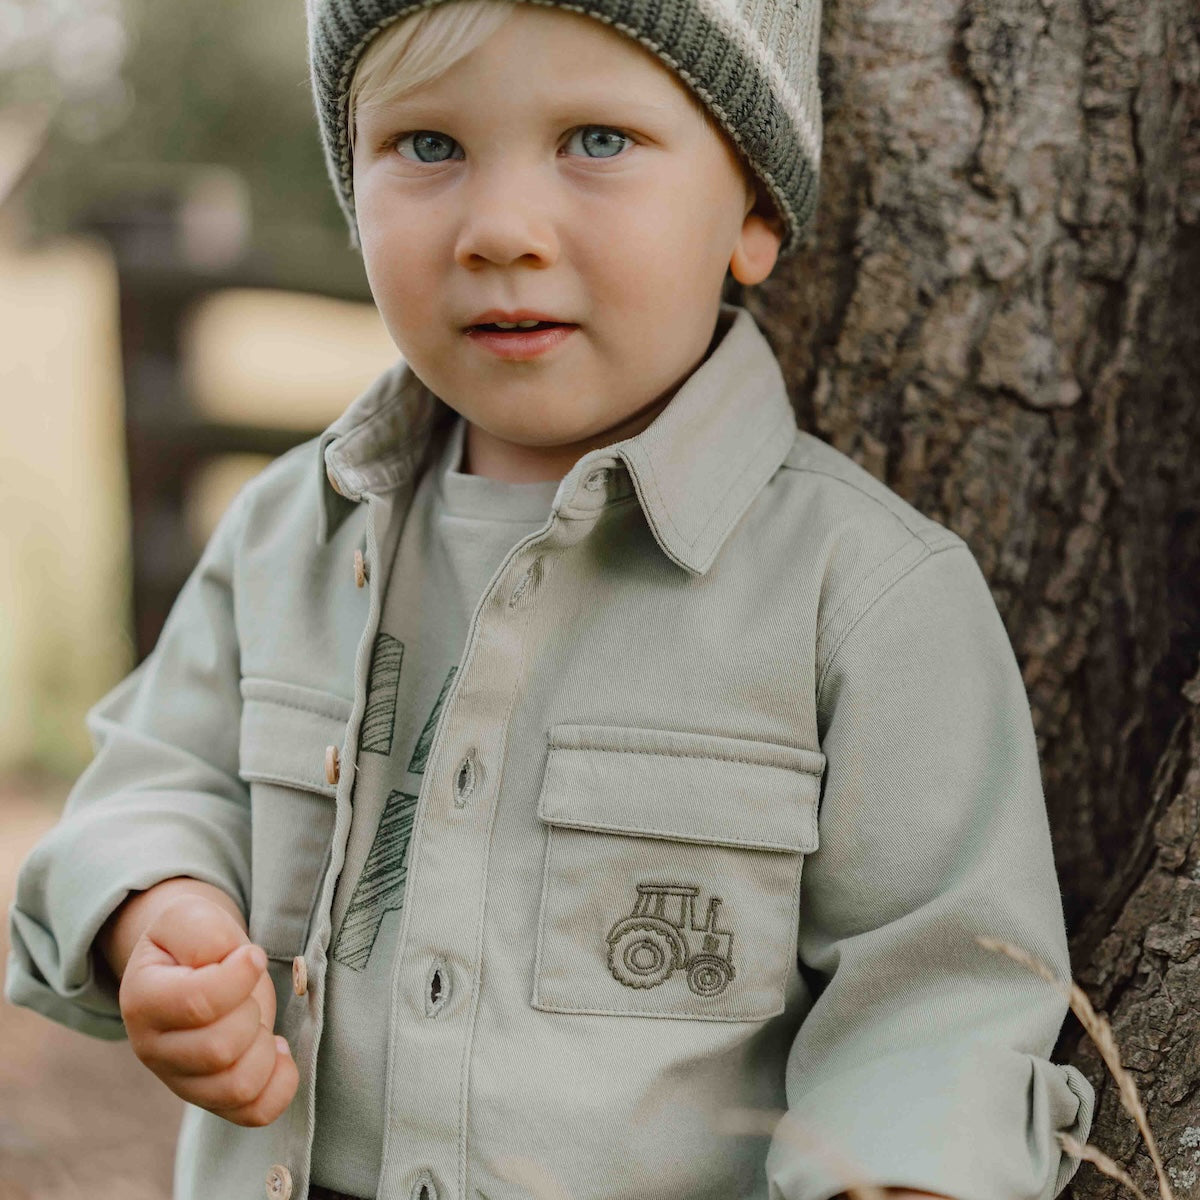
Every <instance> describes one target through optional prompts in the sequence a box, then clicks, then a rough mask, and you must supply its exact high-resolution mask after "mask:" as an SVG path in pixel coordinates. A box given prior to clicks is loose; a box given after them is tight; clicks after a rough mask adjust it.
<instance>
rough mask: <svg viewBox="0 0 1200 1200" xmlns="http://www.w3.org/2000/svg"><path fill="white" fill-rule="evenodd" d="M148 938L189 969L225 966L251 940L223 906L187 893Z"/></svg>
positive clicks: (165, 911)
mask: <svg viewBox="0 0 1200 1200" xmlns="http://www.w3.org/2000/svg"><path fill="white" fill-rule="evenodd" d="M145 937H146V940H147V941H149V942H151V943H153V944H154V945H156V946H158V947H159V949H160V950H162V951H163V952H164V953H166V954H168V955H170V957H171V959H172V960H173V961H174V962H177V963H179V964H180V965H181V966H185V967H203V966H207V965H208V964H209V963H217V962H221V961H222V960H223V959H225V958H227V957H228V956H229V954H230V953H231V952H232V951H234V950H236V949H237V948H238V947H239V946H242V945H245V944H246V942H247V940H248V939H247V937H246V931H245V929H244V928H243V927H242V926H241V925H240V924H239V923H238V922H237V921H236V920H234V918H233V917H232V915H231V914H230V913H229V912H227V911H226V910H225V909H224V908H222V907H221V906H220V905H219V904H214V903H213V902H212V901H211V900H207V899H205V898H204V897H203V896H197V895H194V894H186V893H185V894H181V895H179V896H177V897H175V898H174V899H173V900H172V901H171V903H170V904H168V905H167V906H166V907H165V908H164V909H163V910H162V911H161V912H160V913H159V914H158V915H157V916H156V917H155V918H154V920H153V921H152V922H151V923H150V924H149V925H148V926H147V927H146V931H145Z"/></svg>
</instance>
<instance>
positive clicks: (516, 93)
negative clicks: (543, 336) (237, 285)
mask: <svg viewBox="0 0 1200 1200" xmlns="http://www.w3.org/2000/svg"><path fill="white" fill-rule="evenodd" d="M410 134H415V135H416V136H407V135H410ZM354 192H355V207H356V210H357V217H358V228H359V235H360V240H361V245H362V250H363V258H364V262H365V266H366V270H367V277H368V279H369V281H370V285H371V290H372V293H373V295H374V297H375V301H376V303H377V305H378V307H379V310H380V313H381V314H382V316H383V320H384V323H385V324H386V326H387V328H388V331H389V332H390V333H391V335H392V338H393V340H394V341H395V343H396V346H397V348H398V349H399V350H400V352H401V354H403V356H404V358H405V359H406V361H407V362H408V364H409V365H410V367H411V368H412V370H413V371H414V372H415V374H416V375H417V377H418V378H419V379H421V381H422V382H423V383H424V384H425V385H426V386H427V387H428V388H429V389H430V390H431V391H433V392H434V393H435V394H436V395H438V396H439V397H441V399H442V400H444V401H445V402H446V403H447V404H448V405H449V406H450V407H451V408H453V409H455V410H456V411H457V412H459V413H461V414H462V415H463V417H464V418H465V419H466V421H467V422H468V426H467V430H466V434H467V437H466V469H467V470H469V471H471V472H474V473H476V474H481V475H488V476H492V477H494V478H497V479H506V480H510V481H514V482H526V481H532V480H544V479H559V478H561V477H562V476H563V475H565V474H566V473H567V471H569V470H570V468H571V467H572V466H573V465H574V463H575V462H576V460H577V459H578V458H579V457H580V456H581V455H583V454H585V453H587V452H588V451H589V450H591V449H594V448H596V447H599V446H605V445H608V444H610V443H611V442H613V441H617V440H620V439H621V438H625V437H630V436H632V435H634V434H636V433H638V432H640V431H641V430H642V429H644V428H645V427H646V426H647V425H649V424H650V422H651V421H652V420H653V419H654V417H655V416H656V415H657V414H658V412H659V411H661V409H662V408H663V407H665V405H666V403H667V402H668V401H669V400H670V398H671V396H672V395H673V394H674V392H675V390H676V389H677V388H678V387H679V385H680V384H681V383H682V382H683V381H684V380H685V379H686V378H687V376H688V375H689V374H691V372H692V371H693V370H694V369H695V368H696V367H697V366H698V365H699V364H700V362H701V361H702V360H703V359H704V357H705V355H706V353H707V350H708V346H709V341H710V338H711V336H712V334H713V331H714V327H715V323H716V318H717V313H718V310H719V306H720V301H721V288H722V284H723V282H724V279H725V273H726V269H727V268H730V269H732V270H733V273H734V275H735V277H736V278H738V279H739V280H740V281H741V282H742V283H746V284H753V283H758V282H760V281H761V280H762V279H765V278H766V276H767V275H768V274H769V273H770V271H771V268H772V267H773V266H774V264H775V258H776V255H777V253H778V250H779V246H780V244H781V241H782V229H781V228H780V226H779V225H778V222H777V220H776V219H775V218H774V216H773V214H771V212H770V210H769V208H766V207H765V206H764V205H762V204H759V205H757V206H756V205H755V192H754V188H753V186H752V185H751V184H750V182H749V181H748V179H747V175H746V173H745V172H744V171H743V168H742V166H741V164H740V162H739V159H738V157H737V155H736V152H735V151H734V149H733V147H732V145H731V143H729V142H728V141H727V140H726V139H725V138H724V137H723V136H721V135H719V134H718V133H717V132H716V131H715V130H713V129H711V128H710V127H709V126H708V125H707V124H706V123H705V121H704V119H703V116H702V115H701V114H700V113H698V112H697V111H696V109H695V108H694V107H693V105H692V103H691V101H690V100H689V97H688V94H687V92H686V89H685V85H684V84H683V83H682V81H680V80H678V79H677V78H676V77H675V76H674V75H673V74H672V73H671V72H670V71H669V70H668V69H667V68H666V67H665V66H664V65H662V64H660V63H659V62H658V60H657V59H656V58H654V56H653V55H652V54H651V53H650V52H649V51H648V50H646V49H644V48H643V47H641V46H640V45H638V44H637V43H636V42H634V41H633V40H632V39H631V38H628V37H626V36H625V35H623V34H620V33H617V32H615V31H614V30H612V29H609V28H607V27H606V26H604V25H603V24H602V23H601V22H599V21H597V20H595V19H593V18H590V17H586V16H582V15H581V14H578V13H573V12H570V11H567V10H564V9H557V8H547V7H543V6H540V5H533V4H527V3H518V4H516V5H515V10H514V12H513V13H512V15H511V17H510V19H509V21H508V23H507V24H505V25H504V26H502V27H501V28H500V30H499V31H498V32H497V33H495V34H493V35H492V37H491V38H490V39H488V40H487V41H486V42H485V43H483V45H481V46H479V47H477V48H476V49H475V50H473V51H472V52H471V53H469V54H468V55H467V56H466V57H464V58H463V59H460V60H459V61H458V62H457V63H455V64H454V66H452V67H451V68H450V69H449V70H448V71H446V72H445V73H444V74H443V75H441V76H440V77H439V78H437V79H435V80H434V81H432V82H431V83H429V84H427V85H425V86H423V87H422V88H420V89H419V90H417V91H414V92H411V93H410V94H409V95H408V96H405V97H404V98H403V99H401V100H399V101H397V102H396V103H395V104H394V105H391V106H388V107H386V108H383V109H380V110H378V111H369V110H366V111H362V112H359V113H358V114H356V137H355V157H354ZM752 207H753V208H755V211H754V212H751V209H752ZM492 309H499V310H502V311H505V312H513V311H516V310H520V309H531V310H533V311H535V312H539V313H544V314H546V315H547V316H549V317H553V318H557V319H558V320H560V321H563V322H569V323H573V324H574V325H576V326H577V327H576V328H575V329H573V330H572V331H571V332H570V333H568V334H567V336H566V337H565V338H563V339H562V340H561V341H559V342H558V343H557V344H556V345H554V346H553V347H552V348H551V349H549V350H546V351H544V352H542V353H540V354H538V355H536V356H534V357H531V358H525V359H513V358H506V357H501V356H500V355H499V354H497V353H495V352H494V351H493V350H491V349H488V348H487V346H486V345H484V344H482V343H481V342H480V341H479V340H478V339H477V338H476V337H475V336H474V335H472V334H469V333H468V332H467V329H468V327H469V326H471V325H473V324H474V323H475V322H476V321H477V320H478V319H479V317H480V315H481V314H483V313H485V312H487V311H488V310H492Z"/></svg>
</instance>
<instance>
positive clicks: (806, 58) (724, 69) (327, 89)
mask: <svg viewBox="0 0 1200 1200" xmlns="http://www.w3.org/2000/svg"><path fill="white" fill-rule="evenodd" d="M446 2H447V0H417V2H416V3H413V2H411V0H409V2H407V3H406V2H405V0H390V2H389V0H308V49H309V66H310V69H311V73H312V85H313V96H314V99H315V101H316V107H317V113H318V118H319V123H320V130H321V141H322V144H323V147H324V151H325V165H326V168H327V170H328V171H329V177H330V179H331V180H332V181H333V185H334V190H335V192H336V193H337V198H338V203H339V204H340V205H341V208H342V211H343V213H344V214H345V216H346V221H347V223H348V224H349V226H350V236H351V240H352V243H353V245H354V248H355V249H358V248H359V238H358V223H357V219H356V217H355V212H354V164H353V160H352V158H351V154H350V136H349V127H348V119H347V118H348V114H347V111H346V105H347V99H348V95H349V91H350V81H351V79H352V78H353V76H354V70H355V68H356V66H357V65H358V61H359V59H360V58H361V57H362V54H363V52H364V51H365V50H366V48H367V45H368V44H369V43H370V42H371V40H372V39H373V38H374V37H375V35H376V34H377V33H379V32H380V31H381V30H382V29H384V28H386V27H387V26H388V25H390V24H392V23H393V22H394V21H396V20H399V19H400V18H401V17H403V16H407V15H408V14H409V13H412V12H415V11H417V10H418V9H421V8H428V7H432V5H433V4H442V3H446ZM512 2H513V3H523V4H545V5H547V6H548V7H557V8H565V9H568V10H570V11H571V12H577V13H582V14H583V15H585V16H589V17H594V18H596V19H597V20H599V21H603V22H605V23H606V24H608V25H611V26H613V28H615V29H616V30H618V31H619V32H621V33H624V34H626V35H628V36H631V37H634V38H636V39H637V41H638V42H640V43H641V44H642V45H643V46H645V47H647V49H649V50H651V51H653V53H654V54H655V55H657V56H658V58H659V59H660V60H661V61H662V62H663V63H664V64H665V65H666V66H667V67H668V68H669V69H670V70H673V71H674V72H675V73H676V74H677V75H678V76H679V77H680V78H681V79H682V80H683V81H684V83H685V84H686V85H688V86H689V87H690V88H691V89H692V91H693V92H695V93H696V95H697V96H698V97H699V98H700V100H701V101H702V102H703V103H704V104H705V105H706V106H707V107H708V109H709V110H710V111H711V113H712V114H713V117H714V118H715V120H716V121H717V122H718V124H719V125H720V126H721V127H722V128H723V129H724V130H725V131H726V133H728V134H729V136H730V137H731V138H732V139H733V141H734V142H735V143H736V144H737V145H738V147H739V148H740V149H741V151H742V153H743V154H744V155H745V157H746V158H747V160H748V161H749V162H750V165H751V166H752V167H753V169H754V171H755V173H756V174H757V175H758V176H759V178H760V179H761V180H762V182H763V184H764V186H765V188H766V191H767V193H768V195H769V196H770V197H771V199H772V200H773V201H774V203H775V205H776V207H777V208H778V210H779V213H780V215H781V216H782V217H783V220H784V223H785V226H786V228H787V237H786V238H785V240H784V242H783V244H782V246H781V247H780V251H779V253H780V257H781V258H782V257H788V256H790V255H791V254H794V253H795V252H796V251H797V250H798V249H799V248H800V244H801V241H802V239H803V237H804V235H805V234H806V233H807V232H808V229H809V226H810V224H811V221H812V217H813V213H814V211H815V209H816V203H817V189H818V184H819V175H820V158H821V98H820V91H819V88H818V84H817V53H818V43H819V37H820V21H821V7H820V0H590V3H587V4H584V5H579V4H566V3H563V4H559V3H558V0H512Z"/></svg>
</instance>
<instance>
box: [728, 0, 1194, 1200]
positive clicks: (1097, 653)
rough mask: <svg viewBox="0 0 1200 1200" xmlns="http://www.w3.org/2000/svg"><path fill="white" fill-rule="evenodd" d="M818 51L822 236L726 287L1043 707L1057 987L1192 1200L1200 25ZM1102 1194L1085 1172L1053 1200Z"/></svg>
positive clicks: (1093, 24) (1119, 12)
mask: <svg viewBox="0 0 1200 1200" xmlns="http://www.w3.org/2000/svg"><path fill="white" fill-rule="evenodd" d="M822 46H823V51H822V62H821V72H822V90H823V100H824V118H825V137H824V150H823V161H822V182H821V198H820V209H819V217H818V226H817V230H816V236H815V239H814V242H813V244H812V246H811V247H810V248H809V249H807V250H806V251H804V252H803V253H802V254H801V255H800V256H798V257H797V258H796V259H794V260H792V262H790V263H781V264H780V266H779V267H777V269H776V271H775V272H774V274H773V275H772V276H771V278H770V279H769V280H768V281H767V282H765V283H764V284H762V285H759V286H758V287H756V288H753V289H750V290H749V291H746V292H743V291H741V290H740V289H737V290H734V291H732V293H731V298H733V299H735V300H737V301H738V302H739V303H743V304H745V305H746V306H747V307H748V308H750V309H751V310H752V311H753V313H754V315H755V318H756V320H758V322H759V324H760V325H761V326H762V328H763V329H764V331H765V332H766V334H767V336H768V338H769V339H770V340H771V343H772V345H773V346H774V348H775V350H776V352H777V354H778V355H779V358H780V361H781V364H782V366H783V369H784V373H785V376H786V377H787V379H788V380H789V382H790V386H791V387H792V397H793V401H794V403H795V405H796V409H797V413H798V415H799V418H800V421H801V424H802V425H804V426H805V427H806V428H808V429H809V430H810V431H811V432H813V433H814V434H816V435H817V436H819V437H822V438H824V439H825V440H826V441H828V442H831V443H832V444H833V445H834V446H836V447H837V448H838V449H840V450H842V451H843V452H844V453H846V454H848V455H850V456H851V457H852V458H854V459H855V460H856V461H858V462H859V463H861V464H862V465H863V466H864V467H866V468H867V469H868V470H870V471H871V472H872V473H873V474H875V475H876V476H878V477H879V478H881V479H883V480H884V481H886V482H887V483H888V484H889V485H890V486H891V487H893V488H894V489H895V490H896V491H897V492H899V493H900V495H902V496H904V497H905V498H906V499H907V500H909V501H910V502H912V503H913V504H914V505H916V507H917V508H919V509H921V510H922V511H923V512H926V513H928V514H929V515H931V516H933V517H935V518H937V519H938V520H941V521H942V522H943V523H945V524H946V525H948V526H950V527H951V528H953V529H955V530H956V531H957V532H958V533H960V534H961V535H962V536H963V537H964V538H965V539H966V540H967V542H968V543H969V544H970V546H971V548H972V551H973V552H974V554H975V555H976V557H977V559H978V560H979V563H980V566H981V567H982V569H983V571H984V574H985V575H986V576H987V578H988V580H989V582H990V584H991V587H992V589H993V594H994V595H995V598H996V602H997V605H998V607H999V609H1000V612H1001V614H1002V616H1003V618H1004V621H1005V624H1006V627H1007V629H1008V631H1009V635H1010V637H1011V639H1012V642H1013V646H1014V649H1015V651H1016V654H1017V658H1018V660H1019V662H1020V663H1021V667H1022V671H1023V675H1024V679H1025V683H1026V687H1027V689H1028V693H1029V700H1030V706H1031V709H1032V713H1033V719H1034V725H1035V728H1036V730H1037V733H1038V746H1039V752H1040V754H1041V757H1042V767H1043V777H1044V780H1045V787H1046V798H1047V806H1048V809H1049V813H1050V820H1051V827H1052V832H1053V837H1054V846H1055V854H1056V858H1057V862H1058V866H1059V872H1060V877H1061V880H1062V885H1063V894H1064V907H1065V911H1066V917H1067V925H1068V930H1069V932H1070V935H1071V948H1072V962H1073V966H1074V970H1075V972H1076V974H1077V975H1078V976H1079V977H1080V979H1081V981H1083V982H1084V984H1085V986H1086V987H1088V988H1090V989H1091V990H1092V993H1093V1000H1094V1002H1095V1003H1096V1004H1097V1005H1098V1007H1100V1008H1101V1009H1103V1008H1104V1006H1105V1005H1106V1004H1111V1005H1114V1006H1116V1008H1115V1012H1116V1014H1117V1016H1118V1019H1119V1021H1120V1029H1119V1030H1118V1036H1119V1037H1127V1038H1128V1039H1129V1046H1128V1057H1129V1059H1130V1062H1131V1065H1135V1066H1137V1067H1138V1070H1140V1071H1142V1072H1144V1078H1145V1081H1146V1084H1147V1087H1148V1089H1149V1091H1148V1095H1149V1114H1150V1121H1151V1124H1152V1126H1153V1127H1154V1128H1155V1129H1157V1130H1159V1137H1160V1140H1161V1142H1162V1143H1163V1147H1162V1148H1163V1153H1164V1156H1165V1157H1166V1158H1167V1160H1168V1161H1169V1162H1170V1163H1172V1164H1173V1166H1174V1169H1175V1170H1176V1171H1177V1173H1178V1174H1177V1178H1176V1181H1175V1190H1176V1194H1177V1196H1179V1197H1180V1198H1181V1200H1182V1198H1191V1200H1198V1198H1200V1182H1198V1181H1197V1175H1198V1174H1200V1051H1198V1050H1197V1040H1196V1039H1197V1034H1196V1033H1195V1032H1194V1031H1189V1030H1188V1028H1187V1023H1188V1021H1189V1020H1190V1021H1191V1023H1192V1024H1193V1025H1197V1024H1200V1019H1198V1018H1197V1017H1196V1016H1195V1013H1196V1009H1197V1006H1198V1002H1197V996H1200V989H1198V988H1197V978H1196V964H1197V962H1198V961H1200V960H1198V959H1197V942H1198V940H1200V933H1198V932H1197V925H1196V922H1197V920H1198V919H1200V917H1198V915H1197V914H1198V913H1200V901H1198V900H1197V897H1196V890H1197V884H1196V878H1197V868H1196V865H1195V864H1196V846H1195V841H1194V834H1195V828H1196V822H1197V810H1196V799H1195V787H1194V782H1195V763H1196V743H1195V723H1196V717H1195V714H1194V711H1193V712H1191V714H1190V715H1185V710H1186V709H1187V707H1188V705H1187V702H1186V701H1185V699H1184V693H1183V687H1184V684H1185V681H1187V680H1188V679H1189V678H1190V677H1191V676H1192V674H1193V672H1194V671H1195V666H1196V661H1197V654H1198V652H1200V615H1198V614H1200V401H1198V397H1200V10H1198V9H1197V7H1196V5H1195V0H1061V2H1060V0H930V2H929V3H925V4H919V5H914V4H898V3H896V2H895V0H825V9H824V14H823V30H822ZM1190 686H1191V691H1190V692H1189V693H1188V695H1189V696H1190V697H1191V701H1192V703H1193V704H1194V703H1195V701H1196V687H1197V686H1200V685H1197V684H1196V683H1195V681H1194V680H1193V684H1192V685H1190ZM1189 763H1190V764H1191V765H1190V766H1189V765H1188V764H1189ZM1188 772H1191V773H1190V774H1188ZM1185 776H1186V778H1187V779H1189V780H1190V781H1191V782H1190V783H1189V784H1188V786H1189V787H1191V788H1192V790H1191V792H1190V793H1189V792H1187V791H1186V789H1185V790H1184V792H1182V793H1180V792H1179V780H1180V779H1182V778H1184V777H1185ZM1188 795H1190V796H1191V799H1190V800H1189V799H1188V798H1187V797H1188ZM1189 805H1190V807H1189ZM1189 821H1190V825H1189V824H1188V822H1189ZM1189 829H1190V830H1191V831H1192V832H1191V837H1192V839H1193V840H1191V841H1190V842H1189V841H1188V836H1189V835H1188V833H1187V830H1189ZM1164 839H1165V841H1164ZM1185 843H1186V847H1185ZM1143 929H1144V930H1145V931H1147V933H1148V935H1149V936H1148V937H1147V939H1146V942H1145V947H1144V950H1143V949H1141V948H1140V942H1139V933H1140V931H1141V930H1143ZM1150 931H1153V932H1152V935H1150ZM1114 939H1115V940H1114ZM1139 954H1140V955H1142V957H1139ZM1189 970H1190V971H1191V974H1190V975H1189V974H1188V973H1187V972H1188V971H1189ZM1189 1005H1190V1012H1189ZM1080 1039H1081V1030H1080V1028H1079V1026H1078V1025H1077V1023H1076V1022H1075V1020H1074V1018H1073V1017H1069V1018H1068V1021H1067V1023H1066V1025H1065V1026H1064V1030H1063V1036H1062V1037H1061V1038H1060V1041H1059V1046H1058V1047H1056V1054H1055V1057H1056V1059H1057V1060H1058V1061H1076V1060H1078V1063H1079V1064H1080V1065H1081V1067H1082V1069H1084V1070H1085V1071H1086V1073H1087V1074H1088V1076H1089V1078H1090V1079H1091V1080H1092V1082H1093V1083H1094V1084H1096V1085H1097V1087H1098V1090H1099V1091H1100V1094H1101V1095H1100V1099H1101V1110H1100V1114H1099V1118H1098V1123H1097V1127H1096V1135H1095V1136H1096V1139H1097V1144H1099V1145H1100V1146H1101V1148H1103V1149H1106V1150H1107V1152H1108V1153H1110V1154H1112V1155H1113V1157H1115V1158H1117V1159H1118V1161H1122V1162H1126V1163H1128V1162H1130V1161H1132V1160H1134V1159H1136V1167H1135V1170H1134V1174H1135V1177H1137V1178H1138V1179H1145V1180H1148V1181H1152V1176H1150V1175H1147V1174H1146V1172H1145V1170H1143V1169H1142V1168H1144V1167H1145V1166H1148V1160H1145V1159H1144V1156H1143V1157H1138V1155H1137V1153H1136V1140H1135V1135H1134V1134H1132V1133H1129V1130H1132V1128H1133V1126H1132V1123H1131V1122H1130V1121H1129V1119H1128V1118H1127V1117H1124V1116H1123V1115H1119V1114H1117V1109H1116V1105H1115V1098H1114V1097H1113V1095H1112V1094H1111V1093H1110V1092H1109V1091H1108V1090H1107V1085H1106V1083H1105V1078H1106V1076H1105V1074H1104V1072H1103V1070H1102V1069H1101V1068H1100V1065H1099V1062H1098V1060H1096V1059H1094V1057H1093V1056H1092V1054H1091V1052H1090V1050H1089V1048H1088V1047H1087V1046H1086V1045H1084V1046H1081V1045H1080V1044H1079V1043H1080ZM1106 1114H1117V1115H1111V1117H1110V1115H1106ZM1184 1114H1190V1116H1186V1117H1185V1115H1184ZM1188 1121H1190V1124H1188ZM1122 1122H1124V1124H1122ZM1181 1122H1182V1124H1181ZM1189 1139H1190V1140H1189ZM1116 1186H1117V1185H1115V1184H1112V1183H1111V1181H1109V1180H1107V1179H1106V1178H1105V1177H1104V1176H1102V1175H1101V1174H1100V1173H1099V1172H1098V1171H1097V1170H1096V1169H1095V1168H1093V1167H1091V1166H1090V1165H1089V1164H1086V1163H1085V1164H1083V1166H1082V1167H1081V1168H1080V1171H1079V1173H1078V1175H1077V1176H1076V1178H1075V1180H1074V1181H1073V1183H1072V1185H1071V1187H1070V1188H1069V1189H1068V1193H1067V1195H1069V1196H1072V1197H1074V1198H1076V1200H1084V1198H1087V1200H1092V1198H1093V1197H1100V1196H1108V1195H1110V1194H1111V1193H1112V1189H1113V1188H1115V1187H1116ZM1153 1191H1154V1188H1153V1184H1152V1182H1151V1183H1150V1192H1151V1194H1153Z"/></svg>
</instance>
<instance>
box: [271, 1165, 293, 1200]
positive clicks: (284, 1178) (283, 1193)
mask: <svg viewBox="0 0 1200 1200" xmlns="http://www.w3.org/2000/svg"><path fill="white" fill-rule="evenodd" d="M267 1198H268V1200H292V1173H291V1171H289V1170H288V1169H287V1167H285V1166H284V1165H283V1164H282V1163H276V1164H275V1165H274V1166H273V1167H272V1168H271V1169H270V1170H269V1171H268V1172H267Z"/></svg>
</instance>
